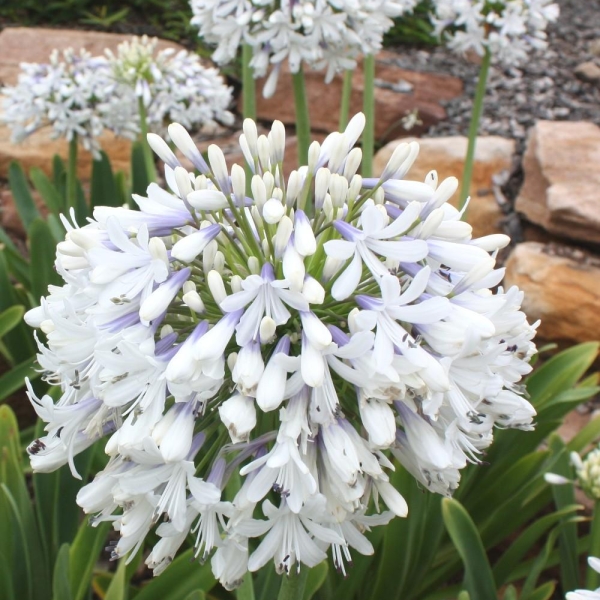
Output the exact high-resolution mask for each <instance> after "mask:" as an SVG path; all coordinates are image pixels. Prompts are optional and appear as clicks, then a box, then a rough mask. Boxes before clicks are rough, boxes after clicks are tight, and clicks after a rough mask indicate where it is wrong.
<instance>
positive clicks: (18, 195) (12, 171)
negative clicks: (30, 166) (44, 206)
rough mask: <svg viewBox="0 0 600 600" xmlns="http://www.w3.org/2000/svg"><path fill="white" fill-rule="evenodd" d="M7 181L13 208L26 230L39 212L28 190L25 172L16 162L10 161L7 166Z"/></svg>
mask: <svg viewBox="0 0 600 600" xmlns="http://www.w3.org/2000/svg"><path fill="white" fill-rule="evenodd" d="M8 183H9V185H10V191H11V192H12V195H13V198H14V201H15V208H16V209H17V213H19V218H20V219H21V223H23V227H24V228H25V231H27V230H28V229H29V226H30V225H31V224H32V223H33V221H35V219H39V217H40V213H39V211H38V209H37V206H36V205H35V202H34V200H33V197H32V196H31V192H30V191H29V185H28V184H27V178H26V177H25V173H24V172H23V169H22V168H21V165H20V164H19V163H18V162H12V163H10V167H8Z"/></svg>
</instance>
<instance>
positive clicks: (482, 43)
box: [432, 0, 559, 65]
mask: <svg viewBox="0 0 600 600" xmlns="http://www.w3.org/2000/svg"><path fill="white" fill-rule="evenodd" d="M433 4H434V9H433V14H432V21H433V24H434V26H435V31H436V33H437V34H438V35H440V34H441V35H442V36H443V37H445V38H446V39H447V40H448V45H449V46H450V48H453V49H454V50H456V51H457V52H459V53H461V54H464V53H466V52H469V51H471V52H475V53H476V54H478V55H479V56H483V55H484V53H485V51H486V49H487V50H489V51H490V53H491V55H492V60H493V61H497V62H500V63H504V64H508V65H510V64H518V63H520V62H523V61H524V60H525V59H526V58H527V54H528V52H529V51H530V50H531V49H542V48H545V47H546V45H547V41H546V27H547V25H548V23H552V22H554V21H556V19H557V18H558V15H559V6H558V4H557V3H555V2H552V0H500V2H498V1H496V0H493V1H492V0H477V1H471V0H433Z"/></svg>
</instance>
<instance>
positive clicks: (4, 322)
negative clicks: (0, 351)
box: [0, 306, 25, 338]
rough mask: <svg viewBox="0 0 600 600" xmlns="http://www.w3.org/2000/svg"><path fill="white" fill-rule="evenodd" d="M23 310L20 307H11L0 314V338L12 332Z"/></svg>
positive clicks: (19, 320) (23, 312)
mask: <svg viewBox="0 0 600 600" xmlns="http://www.w3.org/2000/svg"><path fill="white" fill-rule="evenodd" d="M24 314H25V308H24V307H22V306H11V307H10V308H7V309H6V310H5V311H3V312H1V313H0V338H3V337H4V336H5V335H6V334H7V333H8V332H9V331H11V330H13V329H14V328H15V327H16V326H17V325H18V324H19V323H20V322H21V319H22V318H23V315H24Z"/></svg>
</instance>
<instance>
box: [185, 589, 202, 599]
mask: <svg viewBox="0 0 600 600" xmlns="http://www.w3.org/2000/svg"><path fill="white" fill-rule="evenodd" d="M185 600H206V594H205V593H204V592H203V591H202V590H194V591H193V592H192V593H191V594H188V595H187V596H186V597H185Z"/></svg>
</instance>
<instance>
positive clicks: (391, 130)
mask: <svg viewBox="0 0 600 600" xmlns="http://www.w3.org/2000/svg"><path fill="white" fill-rule="evenodd" d="M395 56H396V55H394V54H393V53H391V52H385V51H384V52H381V53H380V54H378V55H377V57H376V65H375V69H376V72H375V80H376V85H375V115H376V118H375V136H376V138H377V139H378V140H379V141H387V140H390V139H393V138H395V137H398V135H402V134H403V133H404V134H405V135H406V133H407V132H406V130H405V129H403V122H402V119H404V118H405V117H406V116H407V115H408V114H409V113H411V112H412V111H414V110H416V111H417V112H418V118H419V120H420V121H421V122H422V123H421V124H420V125H415V126H414V128H413V129H411V130H410V132H411V133H414V134H419V133H422V132H423V131H426V130H427V129H428V128H429V127H430V126H431V125H432V124H434V123H437V122H438V121H440V120H442V119H445V118H446V110H445V109H444V107H443V106H442V104H441V103H442V102H444V101H447V100H450V99H452V98H456V97H457V96H460V95H461V94H462V91H463V84H462V81H461V80H460V79H458V78H457V77H451V76H449V75H444V74H435V73H421V72H417V71H409V70H406V69H401V68H399V67H397V66H396V65H395V64H394V57H395ZM305 79H306V94H307V97H308V106H309V110H310V121H311V128H312V130H313V131H322V132H326V133H331V132H332V131H338V124H339V115H340V105H341V99H342V87H343V76H342V75H341V74H340V75H336V76H335V77H334V79H333V81H332V82H331V83H329V84H326V83H325V81H324V79H325V72H324V71H309V70H306V71H305ZM263 85H264V80H261V79H259V80H257V115H258V118H260V119H268V120H273V119H278V120H280V121H282V122H283V123H285V124H290V125H291V124H294V123H295V122H296V115H295V112H294V102H293V101H292V99H293V97H294V89H293V82H292V76H291V73H290V72H289V69H288V67H287V62H286V63H284V65H282V69H281V73H280V75H279V81H278V84H277V90H276V92H275V94H274V95H273V97H271V98H263V96H262V88H263ZM363 90H364V74H363V69H362V62H361V61H359V63H358V65H357V68H356V69H355V71H354V73H353V77H352V93H351V96H350V116H352V115H354V114H355V113H357V112H359V111H361V110H362V107H363ZM240 102H241V99H240ZM239 109H240V112H241V104H240V105H239Z"/></svg>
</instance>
